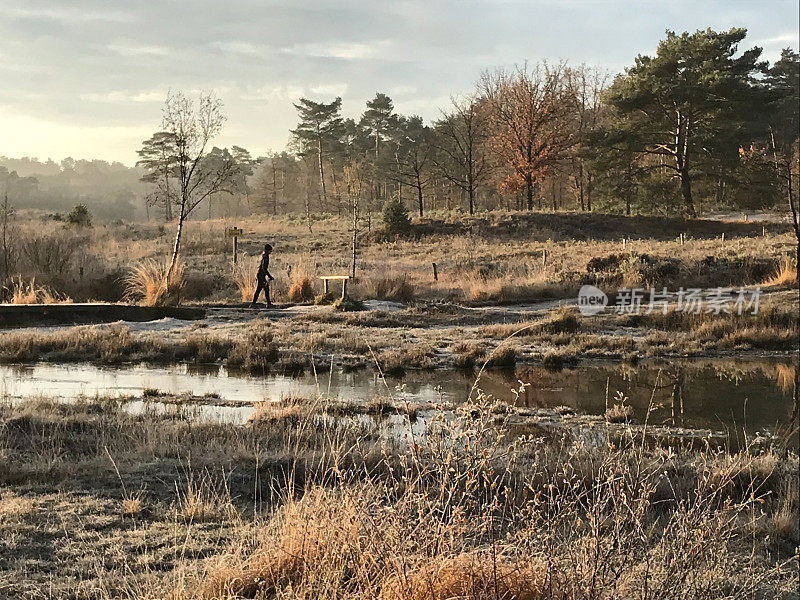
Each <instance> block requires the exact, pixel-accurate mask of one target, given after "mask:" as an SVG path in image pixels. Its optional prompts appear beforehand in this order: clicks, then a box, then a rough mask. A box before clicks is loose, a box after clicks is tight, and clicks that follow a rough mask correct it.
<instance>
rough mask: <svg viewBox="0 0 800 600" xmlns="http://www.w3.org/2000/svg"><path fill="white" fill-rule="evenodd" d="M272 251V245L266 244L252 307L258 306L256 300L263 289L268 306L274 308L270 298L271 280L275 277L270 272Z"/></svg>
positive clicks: (257, 275)
mask: <svg viewBox="0 0 800 600" xmlns="http://www.w3.org/2000/svg"><path fill="white" fill-rule="evenodd" d="M271 253H272V246H270V245H269V244H264V254H262V255H261V262H260V263H259V265H258V273H256V293H255V294H253V301H252V302H251V303H250V306H251V307H252V308H255V307H256V306H257V304H256V301H257V300H258V295H259V294H260V293H261V291H262V290H263V291H264V299H265V300H266V302H267V308H272V302H271V301H270V299H269V282H270V281H273V280H274V279H275V278H274V277H273V276H272V275H270V273H269V255H270V254H271Z"/></svg>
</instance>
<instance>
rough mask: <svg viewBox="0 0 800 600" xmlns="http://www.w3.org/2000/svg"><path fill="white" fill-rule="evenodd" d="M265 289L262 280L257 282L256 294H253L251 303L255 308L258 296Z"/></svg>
mask: <svg viewBox="0 0 800 600" xmlns="http://www.w3.org/2000/svg"><path fill="white" fill-rule="evenodd" d="M263 289H264V281H262V280H261V279H257V280H256V293H255V294H253V301H252V302H251V303H250V305H251V306H255V305H256V302H257V301H258V295H259V294H260V293H261V290H263Z"/></svg>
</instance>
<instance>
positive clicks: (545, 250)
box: [542, 248, 547, 267]
mask: <svg viewBox="0 0 800 600" xmlns="http://www.w3.org/2000/svg"><path fill="white" fill-rule="evenodd" d="M542 266H543V267H546V266H547V248H544V249H542Z"/></svg>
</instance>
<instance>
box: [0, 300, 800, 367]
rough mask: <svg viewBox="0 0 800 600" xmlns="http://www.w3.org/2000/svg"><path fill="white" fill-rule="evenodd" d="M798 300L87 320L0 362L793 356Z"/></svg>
mask: <svg viewBox="0 0 800 600" xmlns="http://www.w3.org/2000/svg"><path fill="white" fill-rule="evenodd" d="M796 315H797V297H796V293H794V292H791V291H785V292H776V293H774V294H771V295H770V296H769V298H765V299H764V300H762V306H761V310H760V311H759V313H758V314H755V315H753V314H744V315H736V314H733V315H727V314H719V315H712V314H699V315H690V314H686V313H681V312H677V311H674V310H671V311H669V312H668V313H667V314H662V313H660V312H653V313H651V314H641V315H625V316H622V315H616V314H614V313H613V312H607V313H605V314H601V315H597V316H593V317H585V316H581V315H580V314H579V313H578V312H577V311H576V310H575V309H574V308H570V307H563V308H561V309H554V310H550V309H540V310H534V311H524V310H479V309H469V308H464V307H460V306H457V305H452V304H418V305H416V306H413V307H408V308H404V309H403V308H401V309H399V310H394V311H391V312H390V311H386V310H369V311H364V312H357V313H341V312H337V311H335V310H332V309H331V308H330V307H314V310H312V311H306V312H299V313H296V314H294V315H292V314H289V316H281V315H280V314H279V315H277V318H276V319H275V320H273V321H270V320H268V319H263V318H254V315H253V314H252V313H249V314H243V315H240V316H236V315H233V316H228V317H226V320H223V321H221V322H216V323H215V322H210V323H209V322H205V321H204V322H199V323H195V324H191V325H189V324H187V325H186V326H176V328H175V329H172V330H168V331H158V332H155V331H140V332H135V331H131V329H130V328H128V327H127V326H122V325H109V326H80V327H71V328H64V329H55V330H38V329H37V330H31V329H28V330H16V331H6V332H2V333H0V361H2V362H12V363H14V362H31V361H37V360H46V361H61V362H82V361H88V362H97V363H103V364H119V363H125V362H139V361H143V362H151V363H161V364H166V363H176V362H192V363H215V362H224V363H225V364H226V365H227V366H228V367H230V368H231V369H234V370H242V371H245V372H250V373H263V372H266V371H273V372H279V373H297V372H300V371H303V370H308V369H311V368H312V367H316V368H318V369H322V368H326V367H327V366H329V364H330V362H331V361H333V362H334V363H336V364H339V365H341V366H343V367H344V368H346V369H356V368H364V367H367V366H371V367H373V368H375V369H376V370H380V371H382V372H384V373H389V374H401V373H402V372H404V371H408V370H414V369H431V368H437V367H458V368H476V367H480V366H481V365H483V364H484V362H487V361H488V365H490V366H491V365H494V366H513V365H514V364H515V363H541V364H551V365H553V366H558V364H563V365H567V364H573V363H575V362H576V361H579V360H580V359H582V358H611V359H624V360H636V359H637V358H644V357H650V356H665V357H682V356H714V355H729V354H741V353H745V352H759V353H791V352H796V349H797V347H798V335H800V334H798V329H797V323H796V318H797V317H796Z"/></svg>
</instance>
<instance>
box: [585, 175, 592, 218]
mask: <svg viewBox="0 0 800 600" xmlns="http://www.w3.org/2000/svg"><path fill="white" fill-rule="evenodd" d="M586 210H587V211H588V212H592V173H591V172H587V173H586Z"/></svg>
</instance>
